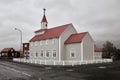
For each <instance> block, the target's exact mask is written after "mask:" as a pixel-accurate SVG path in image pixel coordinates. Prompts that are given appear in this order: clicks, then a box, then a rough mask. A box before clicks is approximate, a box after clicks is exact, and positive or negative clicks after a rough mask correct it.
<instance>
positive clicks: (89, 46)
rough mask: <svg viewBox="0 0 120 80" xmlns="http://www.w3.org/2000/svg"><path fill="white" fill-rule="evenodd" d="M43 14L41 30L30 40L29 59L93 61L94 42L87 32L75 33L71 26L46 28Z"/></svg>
mask: <svg viewBox="0 0 120 80" xmlns="http://www.w3.org/2000/svg"><path fill="white" fill-rule="evenodd" d="M47 24H48V22H47V19H46V16H45V13H44V16H43V19H42V21H41V29H39V30H37V31H35V36H34V37H33V38H32V39H31V40H30V47H29V51H30V59H39V60H46V61H47V60H53V61H64V60H68V61H83V60H93V53H94V42H93V39H92V38H91V36H90V34H89V33H88V32H83V33H77V31H76V30H75V28H74V26H73V25H72V24H65V25H61V26H57V27H54V28H49V29H48V26H47Z"/></svg>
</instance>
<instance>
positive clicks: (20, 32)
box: [15, 28, 22, 58]
mask: <svg viewBox="0 0 120 80" xmlns="http://www.w3.org/2000/svg"><path fill="white" fill-rule="evenodd" d="M15 30H17V31H19V32H20V51H21V50H22V31H21V30H20V29H18V28H15ZM20 58H21V54H20Z"/></svg>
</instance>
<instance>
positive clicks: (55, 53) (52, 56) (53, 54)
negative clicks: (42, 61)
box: [52, 50, 57, 58]
mask: <svg viewBox="0 0 120 80" xmlns="http://www.w3.org/2000/svg"><path fill="white" fill-rule="evenodd" d="M54 52H55V54H56V56H54ZM52 57H53V58H56V57H57V50H53V51H52Z"/></svg>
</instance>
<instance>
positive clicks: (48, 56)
mask: <svg viewBox="0 0 120 80" xmlns="http://www.w3.org/2000/svg"><path fill="white" fill-rule="evenodd" d="M47 52H48V53H47ZM47 54H48V56H47ZM45 56H46V57H47V58H48V57H50V51H49V50H46V54H45Z"/></svg>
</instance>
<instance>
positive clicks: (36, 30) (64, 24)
mask: <svg viewBox="0 0 120 80" xmlns="http://www.w3.org/2000/svg"><path fill="white" fill-rule="evenodd" d="M66 25H72V23H69V24H64V25H60V26H56V27H52V28H48V29H47V30H50V29H55V28H58V27H63V26H66ZM40 30H43V29H39V30H36V31H34V32H38V31H40ZM44 30H45V29H44Z"/></svg>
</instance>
